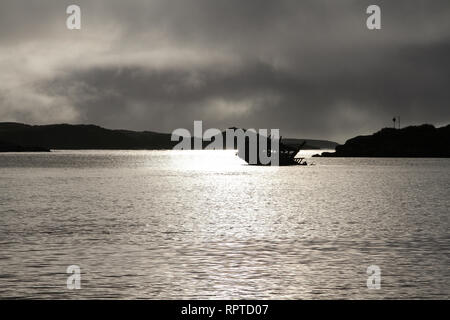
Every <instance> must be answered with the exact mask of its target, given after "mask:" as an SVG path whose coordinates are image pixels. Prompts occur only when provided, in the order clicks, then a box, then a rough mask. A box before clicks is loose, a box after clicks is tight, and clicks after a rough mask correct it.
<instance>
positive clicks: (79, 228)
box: [0, 151, 450, 299]
mask: <svg viewBox="0 0 450 320" xmlns="http://www.w3.org/2000/svg"><path fill="white" fill-rule="evenodd" d="M312 161H313V162H315V163H316V165H315V166H308V167H283V168H261V167H251V166H247V165H246V164H245V163H243V162H242V161H241V160H239V159H238V158H237V157H236V156H235V154H234V152H233V151H181V152H177V151H56V152H53V153H50V154H1V155H0V298H44V299H46V298H57V299H60V298H120V299H131V298H145V299H181V298H189V299H190V298H193V299H197V298H202V299H222V298H223V299H266V298H273V299H285V298H286V299H324V298H345V299H355V298H363V299H369V298H428V299H430V298H447V299H448V298H449V297H450V283H449V278H450V271H449V269H450V268H449V265H450V259H449V257H450V234H449V219H448V217H449V208H450V200H449V196H450V191H449V185H450V160H449V159H345V158H344V159H316V158H315V159H314V160H312ZM69 265H79V266H80V267H81V270H82V275H81V277H82V281H81V286H82V288H81V290H76V291H71V290H68V289H67V288H66V280H67V276H68V275H67V274H66V269H67V267H68V266H69ZM370 265H377V266H379V267H380V268H381V272H382V280H381V289H380V290H368V289H367V286H366V280H367V277H368V275H367V273H366V270H367V267H368V266H370Z"/></svg>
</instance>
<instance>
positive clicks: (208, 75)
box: [0, 0, 450, 143]
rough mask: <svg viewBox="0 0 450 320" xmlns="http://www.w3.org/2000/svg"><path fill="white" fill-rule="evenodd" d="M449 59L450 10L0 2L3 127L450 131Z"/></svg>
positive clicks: (439, 6)
mask: <svg viewBox="0 0 450 320" xmlns="http://www.w3.org/2000/svg"><path fill="white" fill-rule="evenodd" d="M70 4H77V5H79V6H80V8H81V30H68V29H67V28H66V19H67V17H68V15H67V14H66V8H67V6H68V5H70ZM371 4H377V5H379V6H380V8H381V23H382V29H381V30H368V29H367V27H366V19H367V17H368V15H367V14H366V8H367V7H368V6H369V5H371ZM449 57H450V1H448V0H431V1H430V0H429V1H425V0H423V1H420V0H397V1H375V0H369V1H366V0H342V1H329V0H310V1H301V0H292V1H290V0H277V1H273V0H272V1H265V0H245V1H242V0H147V1H144V0H140V1H139V0H128V1H123V0H90V1H87V0H86V1H85V0H77V1H75V0H71V1H61V0H54V1H48V0H41V1H30V0H2V1H1V2H0V70H1V72H0V122H3V121H17V122H24V123H29V124H49V123H73V124H78V123H89V124H96V125H101V126H104V127H107V128H111V129H119V128H120V129H131V130H149V131H159V132H172V130H174V129H176V128H187V129H190V130H193V129H192V127H193V121H194V120H202V121H203V122H204V124H203V126H204V128H219V129H225V128H228V127H232V126H235V127H243V128H267V129H272V128H273V129H280V130H281V134H282V135H283V136H285V137H291V138H316V139H328V140H334V141H338V142H341V143H342V142H344V141H345V140H346V139H349V138H351V137H353V136H356V135H360V134H370V133H373V132H375V131H378V130H379V129H381V128H382V127H387V126H392V118H393V117H394V116H401V121H402V125H414V124H422V123H431V124H434V125H437V126H440V125H446V124H448V123H450V111H449V110H450V108H449V101H450V90H449V87H450V86H449V84H450V61H449Z"/></svg>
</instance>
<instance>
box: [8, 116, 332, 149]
mask: <svg viewBox="0 0 450 320" xmlns="http://www.w3.org/2000/svg"><path fill="white" fill-rule="evenodd" d="M0 140H1V141H5V143H6V142H7V143H8V144H10V145H17V146H23V148H31V147H34V146H41V148H44V149H46V148H48V149H67V150H80V149H90V150H92V149H110V150H162V149H172V148H173V147H174V146H175V145H176V144H178V142H177V141H171V134H168V133H157V132H151V131H142V132H137V131H130V130H110V129H105V128H102V127H99V126H95V125H69V124H55V125H42V126H32V125H27V124H22V123H13V122H4V123H0ZM303 141H304V140H301V139H286V140H284V139H283V142H284V143H293V144H300V143H301V142H303ZM208 143H209V142H208ZM208 143H207V142H204V143H203V145H204V146H206V145H207V144H208ZM335 145H337V144H336V143H334V142H330V141H322V140H307V145H306V146H305V147H304V149H306V148H310V149H321V148H323V149H334V146H335ZM0 151H1V150H0Z"/></svg>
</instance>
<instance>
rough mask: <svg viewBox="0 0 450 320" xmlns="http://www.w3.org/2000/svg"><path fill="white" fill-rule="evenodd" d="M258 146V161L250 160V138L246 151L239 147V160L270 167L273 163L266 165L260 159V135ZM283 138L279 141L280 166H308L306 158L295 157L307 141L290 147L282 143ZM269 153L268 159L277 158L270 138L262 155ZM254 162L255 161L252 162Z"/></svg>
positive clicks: (246, 139)
mask: <svg viewBox="0 0 450 320" xmlns="http://www.w3.org/2000/svg"><path fill="white" fill-rule="evenodd" d="M256 137H257V138H256V145H257V146H258V150H257V159H256V161H255V160H254V159H250V152H249V150H250V148H249V144H250V142H249V140H250V139H249V138H248V137H246V138H245V144H244V145H245V149H244V150H239V146H238V153H237V155H238V156H239V158H241V159H243V160H244V161H245V162H247V163H248V164H250V165H255V166H270V165H272V164H271V163H268V164H266V163H265V161H261V159H260V150H259V135H256ZM281 140H282V138H281V137H280V141H279V145H280V147H279V166H306V165H308V163H307V162H306V160H305V158H296V157H295V156H296V155H297V154H298V153H299V152H300V150H301V148H302V147H303V146H304V145H305V144H306V141H304V142H303V143H302V144H300V145H288V144H284V143H282V142H281ZM264 153H267V157H272V156H276V155H275V153H276V151H275V150H272V148H271V140H270V136H269V138H267V144H266V148H265V149H263V150H262V151H261V154H264ZM271 159H272V158H271ZM251 160H253V161H251Z"/></svg>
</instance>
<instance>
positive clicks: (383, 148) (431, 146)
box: [322, 124, 450, 158]
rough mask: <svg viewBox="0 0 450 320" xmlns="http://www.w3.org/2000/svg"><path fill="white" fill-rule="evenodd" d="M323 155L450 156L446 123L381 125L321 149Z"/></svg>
mask: <svg viewBox="0 0 450 320" xmlns="http://www.w3.org/2000/svg"><path fill="white" fill-rule="evenodd" d="M322 156H323V157H411V158H414V157H430V158H434V157H436V158H449V157H450V125H447V126H445V127H441V128H435V127H434V126H432V125H429V124H424V125H421V126H410V127H406V128H403V129H393V128H385V129H382V130H381V131H379V132H377V133H374V134H373V135H370V136H358V137H355V138H353V139H350V140H348V141H347V142H345V144H344V145H339V146H337V147H336V152H333V153H329V152H325V153H323V154H322Z"/></svg>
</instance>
